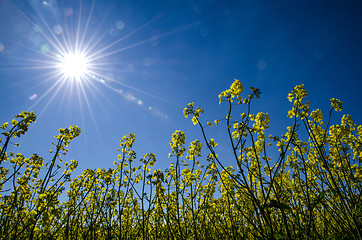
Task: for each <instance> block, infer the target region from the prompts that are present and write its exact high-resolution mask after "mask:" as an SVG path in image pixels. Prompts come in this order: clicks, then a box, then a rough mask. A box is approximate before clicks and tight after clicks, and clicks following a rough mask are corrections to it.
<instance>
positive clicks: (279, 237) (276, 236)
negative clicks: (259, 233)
mask: <svg viewBox="0 0 362 240" xmlns="http://www.w3.org/2000/svg"><path fill="white" fill-rule="evenodd" d="M275 238H276V239H284V237H283V236H282V235H280V234H279V233H277V235H275Z"/></svg>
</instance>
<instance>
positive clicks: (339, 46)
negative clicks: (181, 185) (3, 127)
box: [0, 0, 362, 170]
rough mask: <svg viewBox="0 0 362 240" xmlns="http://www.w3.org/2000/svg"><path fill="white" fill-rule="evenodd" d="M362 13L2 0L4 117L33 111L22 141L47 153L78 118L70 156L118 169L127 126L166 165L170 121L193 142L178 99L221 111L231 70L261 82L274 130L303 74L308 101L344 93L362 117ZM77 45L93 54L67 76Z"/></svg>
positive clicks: (213, 0)
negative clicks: (64, 58)
mask: <svg viewBox="0 0 362 240" xmlns="http://www.w3.org/2000/svg"><path fill="white" fill-rule="evenodd" d="M92 9H93V10H92ZM361 12H362V6H361V3H359V1H344V2H343V3H342V2H341V1H256V0H255V1H254V0H253V1H218V0H204V1H191V0H187V1H177V0H169V1H166V0H165V1H138V0H134V1H131V0H129V1H122V0H118V1H110V0H107V1H100V0H99V1H93V0H83V1H81V0H64V1H55V0H48V1H38V0H37V1H36V0H13V1H11V0H2V1H1V2H0V81H1V95H0V101H1V103H2V104H1V105H2V108H1V111H0V121H1V122H5V121H10V120H11V119H12V116H14V115H16V114H17V113H19V112H20V111H23V110H32V111H34V112H35V114H36V115H37V116H38V120H37V123H36V124H34V125H33V126H32V127H31V129H30V132H29V133H28V134H27V135H26V136H24V137H23V138H22V140H21V141H20V142H21V144H22V147H21V150H20V151H22V152H24V153H25V154H32V153H39V154H40V155H41V156H43V157H44V158H45V159H50V158H51V155H50V154H49V153H48V151H49V149H51V142H52V141H53V136H54V135H56V134H57V129H59V128H65V127H68V126H69V125H78V126H79V127H80V128H81V129H82V133H81V136H79V137H78V138H77V139H76V140H74V142H73V143H72V144H71V146H70V153H69V154H68V157H67V158H66V159H73V158H75V159H76V160H78V161H79V169H80V170H83V169H85V168H98V167H105V168H108V167H112V163H113V161H114V160H116V158H117V152H116V148H117V146H118V141H119V139H121V138H122V136H123V135H125V134H128V133H129V132H132V133H135V134H136V137H137V140H136V145H135V148H136V150H137V153H138V157H139V158H140V157H142V155H143V154H144V153H148V152H154V153H155V154H156V156H157V159H158V166H157V167H159V168H162V169H164V168H166V167H167V166H168V165H169V162H170V161H172V159H168V158H167V155H168V152H169V144H168V142H169V140H170V138H171V134H172V133H173V132H174V131H175V130H177V129H180V130H183V131H185V132H186V136H187V143H189V142H190V141H192V140H194V138H198V139H200V138H201V133H200V131H199V129H198V128H197V127H195V126H193V125H192V123H191V121H190V119H185V118H184V117H183V113H182V110H183V108H184V107H185V106H186V105H187V104H188V103H189V102H195V105H196V106H200V107H202V108H204V110H205V112H206V114H205V118H204V119H203V120H205V121H206V120H214V119H216V118H221V117H223V116H225V115H226V109H225V108H223V107H222V106H218V98H217V95H218V94H219V93H220V92H221V91H223V90H225V89H227V88H228V87H229V86H230V84H231V83H232V82H233V80H234V79H235V78H237V79H240V81H241V82H242V83H243V84H244V88H245V89H246V90H247V89H248V88H249V87H251V86H253V87H257V88H260V89H261V91H262V96H261V101H258V102H257V103H255V104H254V105H253V108H254V109H255V112H257V111H263V112H268V113H269V114H270V117H271V124H270V125H271V127H272V128H273V129H274V130H273V131H274V132H278V133H279V134H282V133H284V132H285V128H286V126H287V125H288V124H291V123H292V122H291V121H290V119H288V118H287V117H286V115H287V111H288V110H289V108H290V107H291V106H290V104H289V102H288V101H287V98H286V97H287V94H288V93H289V92H290V91H291V90H292V88H293V87H294V86H295V85H297V84H301V83H303V84H305V87H306V89H307V90H308V91H309V99H310V100H311V103H312V104H311V106H312V108H320V109H322V110H323V111H324V113H325V116H326V114H327V111H328V110H329V106H330V103H329V99H330V98H332V97H334V98H339V99H341V100H342V101H343V102H344V111H343V113H344V114H351V115H352V117H353V119H354V120H355V121H356V122H357V123H358V124H360V123H361V120H362V113H361V111H360V109H361V100H360V94H361V89H362V67H361V66H362V44H361V43H362V24H361V23H362V15H361V14H360V13H361ZM87 23H88V24H87ZM77 32H78V37H77ZM77 39H78V40H77ZM75 44H78V45H79V46H81V47H80V48H81V50H82V48H84V49H85V46H87V47H88V48H87V49H88V50H89V52H88V53H87V54H89V55H92V57H93V59H92V61H91V63H90V64H91V65H92V66H91V67H89V68H90V69H91V70H92V73H91V74H88V75H87V77H85V78H84V79H83V80H81V81H69V80H67V79H62V75H61V74H60V72H59V67H57V66H58V65H57V64H59V57H57V55H59V54H60V52H59V50H61V49H62V48H67V47H68V48H74V47H75ZM225 107H226V106H225ZM341 116H342V115H341V114H335V115H334V119H335V120H338V118H340V117H341ZM223 130H224V129H221V128H219V129H214V130H211V129H210V130H209V129H208V131H211V132H209V133H212V134H215V135H216V136H219V137H222V131H223ZM209 137H212V135H209ZM216 141H217V142H218V141H219V142H220V146H219V148H220V150H221V151H227V150H229V149H228V145H227V144H226V142H224V141H223V140H222V139H219V140H218V139H217V138H216ZM227 161H228V160H225V162H226V165H227Z"/></svg>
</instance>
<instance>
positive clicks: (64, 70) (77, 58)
mask: <svg viewBox="0 0 362 240" xmlns="http://www.w3.org/2000/svg"><path fill="white" fill-rule="evenodd" d="M58 59H59V63H58V64H57V67H58V69H59V71H60V73H61V74H63V76H64V78H65V79H82V78H84V77H86V76H87V74H88V73H89V59H88V58H87V56H86V55H85V54H83V53H80V52H69V53H65V54H64V55H62V56H61V55H59V56H58Z"/></svg>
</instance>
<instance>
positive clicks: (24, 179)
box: [0, 80, 362, 239]
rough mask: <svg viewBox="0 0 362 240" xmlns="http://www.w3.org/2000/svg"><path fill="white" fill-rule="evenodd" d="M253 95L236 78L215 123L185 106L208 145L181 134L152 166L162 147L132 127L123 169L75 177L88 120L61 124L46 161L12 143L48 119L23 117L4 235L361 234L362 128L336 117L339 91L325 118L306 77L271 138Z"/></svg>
mask: <svg viewBox="0 0 362 240" xmlns="http://www.w3.org/2000/svg"><path fill="white" fill-rule="evenodd" d="M242 92H243V85H242V84H241V82H240V81H238V80H235V82H234V83H233V84H232V85H231V87H230V89H227V90H225V91H223V92H222V93H221V94H220V95H219V100H220V103H226V105H227V115H226V116H225V117H223V118H221V119H217V120H215V121H213V123H214V124H213V123H212V122H210V121H206V124H203V123H202V122H201V120H200V119H201V114H202V113H203V112H204V110H203V109H201V108H196V109H195V108H194V103H190V104H189V105H188V106H187V107H186V108H185V110H184V114H185V117H188V116H189V115H190V116H191V117H192V122H193V124H195V125H198V126H199V127H200V130H201V134H202V138H203V143H202V142H201V141H200V140H194V141H192V142H191V143H190V145H189V147H188V148H187V147H186V146H185V133H184V132H182V131H180V130H177V131H175V133H173V134H172V138H171V141H170V147H171V152H170V154H169V158H170V159H171V160H172V162H171V163H170V166H169V168H167V169H166V170H164V171H162V170H160V169H157V170H153V171H152V170H151V169H152V167H153V166H154V164H155V163H156V156H155V155H154V154H153V153H150V154H145V155H144V156H143V157H142V158H140V159H139V160H138V161H136V160H137V157H136V153H135V151H134V150H133V144H134V142H135V140H136V137H135V135H134V134H132V133H130V134H129V135H126V136H124V137H123V138H122V139H121V141H120V144H119V146H120V147H119V149H118V151H119V155H118V159H117V160H116V161H115V162H114V168H113V169H108V170H106V169H104V168H103V169H95V170H93V169H86V170H84V171H83V173H82V174H81V175H80V176H78V177H76V178H73V179H72V178H71V173H72V171H73V170H74V169H75V168H76V167H77V166H78V163H77V161H75V160H71V161H70V162H64V163H63V160H62V159H61V158H60V157H61V156H62V157H63V156H64V155H66V153H67V151H68V149H67V147H68V145H69V144H70V142H71V141H72V140H73V139H74V138H76V137H77V136H78V135H79V134H80V129H79V128H78V127H77V126H71V127H69V128H67V129H59V135H57V136H55V138H56V142H54V143H53V145H54V148H55V149H54V156H53V158H52V159H51V160H50V161H48V162H44V159H43V158H42V157H40V156H38V155H36V154H33V155H31V156H30V157H25V156H24V155H22V154H21V153H14V152H12V151H9V150H8V149H9V145H11V144H14V145H15V146H19V144H16V143H12V142H11V139H12V138H15V137H21V135H23V134H25V133H26V132H27V131H28V129H29V125H30V124H31V123H33V122H35V120H36V118H35V115H34V114H33V113H32V112H22V113H21V114H19V115H17V116H15V117H16V119H14V120H12V121H11V125H9V124H8V123H4V124H3V125H2V126H1V128H2V129H3V130H4V132H3V133H2V134H3V136H4V137H5V138H4V141H2V140H1V143H2V145H1V148H0V150H1V155H0V164H1V165H0V191H1V192H0V194H1V195H0V238H1V239H302V238H303V239H361V229H362V224H361V221H362V208H361V206H362V204H361V201H362V200H361V182H362V167H361V159H362V127H361V126H358V125H357V124H355V123H354V122H353V120H352V118H351V117H350V116H349V115H343V117H342V119H341V123H340V124H335V125H332V124H331V115H332V112H333V111H334V110H335V111H337V112H338V111H341V110H342V102H341V101H340V100H336V99H331V110H330V112H329V117H328V119H327V121H326V124H325V123H324V122H323V119H324V118H323V114H322V112H321V111H320V110H319V109H315V110H313V111H311V110H310V109H309V108H310V104H309V101H305V98H306V97H307V96H308V93H307V91H306V90H305V89H304V86H303V85H299V86H296V87H295V88H294V89H293V91H292V92H291V93H290V94H289V95H288V99H289V101H290V102H291V103H292V109H291V110H290V111H289V112H288V117H290V118H291V119H292V121H293V124H292V125H291V126H289V127H287V132H286V133H284V134H283V135H281V136H280V137H279V136H277V135H275V136H273V135H269V136H266V131H267V130H268V128H269V121H270V118H269V115H268V114H267V113H262V112H260V113H256V114H253V113H252V112H251V103H252V102H253V101H254V99H255V98H257V99H260V95H261V92H260V90H259V89H256V88H251V93H250V94H249V95H247V96H242ZM243 108H244V110H243ZM236 110H237V111H236ZM235 111H236V112H237V113H236V114H235V113H234V112H235ZM232 119H233V120H232ZM222 123H225V130H226V132H227V134H228V139H226V141H228V142H229V143H230V145H231V150H232V154H233V156H234V160H235V162H234V163H235V164H234V167H233V166H225V162H223V160H222V158H221V157H220V156H219V155H218V153H217V152H218V151H217V146H218V144H217V143H216V141H215V139H214V138H209V137H208V136H207V132H206V130H207V129H206V127H220V126H221V125H222ZM223 141H225V140H223ZM203 145H205V146H206V149H204V150H202V147H203ZM273 149H275V151H274V152H277V151H278V154H275V153H274V152H273ZM204 152H207V154H206V155H205V157H202V155H203V154H204ZM270 152H271V153H272V154H270ZM201 163H203V165H201ZM65 186H68V187H67V188H66V187H65ZM63 192H64V194H65V193H66V196H67V198H66V200H65V201H62V202H61V201H60V200H59V199H60V196H61V194H62V193H63Z"/></svg>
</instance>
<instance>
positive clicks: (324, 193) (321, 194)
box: [309, 191, 326, 211]
mask: <svg viewBox="0 0 362 240" xmlns="http://www.w3.org/2000/svg"><path fill="white" fill-rule="evenodd" d="M325 195H326V191H322V192H320V193H319V194H318V196H317V197H316V198H315V199H314V200H313V202H312V203H311V204H310V207H309V208H310V211H312V210H313V209H314V208H315V207H316V206H317V205H318V204H319V203H320V202H321V201H322V200H323V198H324V196H325Z"/></svg>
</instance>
